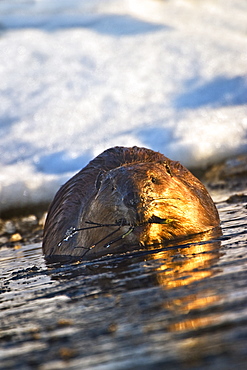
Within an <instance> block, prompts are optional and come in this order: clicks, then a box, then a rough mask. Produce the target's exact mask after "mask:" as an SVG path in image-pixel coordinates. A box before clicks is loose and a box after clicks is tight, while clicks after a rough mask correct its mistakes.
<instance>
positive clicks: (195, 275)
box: [151, 235, 220, 332]
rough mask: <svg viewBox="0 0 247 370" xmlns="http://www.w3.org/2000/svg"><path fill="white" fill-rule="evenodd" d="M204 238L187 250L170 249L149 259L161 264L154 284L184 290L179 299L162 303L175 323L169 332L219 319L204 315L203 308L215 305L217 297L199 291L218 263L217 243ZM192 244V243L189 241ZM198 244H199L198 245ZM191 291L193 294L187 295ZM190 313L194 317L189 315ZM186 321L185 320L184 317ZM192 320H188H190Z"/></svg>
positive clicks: (164, 287)
mask: <svg viewBox="0 0 247 370" xmlns="http://www.w3.org/2000/svg"><path fill="white" fill-rule="evenodd" d="M206 237H207V236H206V235H203V236H201V235H199V236H197V237H195V238H193V243H192V244H190V245H188V247H183V248H178V249H170V250H166V251H162V252H158V253H155V254H152V255H151V259H154V260H157V261H160V262H161V264H160V265H159V266H158V267H157V268H156V272H157V276H156V277H157V281H158V283H159V285H160V286H161V287H162V288H163V289H166V290H167V289H176V288H181V287H184V288H187V289H186V290H185V294H184V295H182V296H181V298H174V299H171V300H169V301H168V302H167V301H166V302H165V303H164V308H165V309H169V310H170V311H172V312H173V317H174V320H173V321H174V322H172V323H171V324H169V326H168V330H169V331H171V332H178V331H188V330H196V329H198V328H201V327H207V326H210V325H212V324H213V323H214V322H215V321H216V320H217V319H218V315H214V314H209V313H208V312H205V311H206V310H205V309H206V308H208V307H210V306H212V305H214V304H216V303H217V302H218V301H219V299H220V296H219V295H218V294H216V292H215V291H214V289H213V288H212V287H211V286H210V288H207V289H206V290H205V288H204V290H203V291H201V290H200V289H198V287H199V283H200V282H201V281H202V280H203V279H206V278H207V279H208V278H210V277H211V276H213V275H214V274H215V273H216V272H217V271H216V269H212V266H213V265H214V264H215V263H216V262H217V261H218V259H219V256H220V253H219V248H220V242H218V241H216V242H208V243H206V242H204V239H205V238H206ZM190 242H191V241H190ZM198 242H200V244H197V243H198ZM188 288H191V290H192V289H193V293H191V294H187V293H189V292H190V291H191V290H188ZM192 311H197V312H196V314H194V315H193V316H192V315H189V314H190V313H191V312H192ZM185 315H186V316H187V317H186V316H185ZM189 316H191V317H189Z"/></svg>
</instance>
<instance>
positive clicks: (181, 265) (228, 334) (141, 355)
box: [0, 202, 247, 370]
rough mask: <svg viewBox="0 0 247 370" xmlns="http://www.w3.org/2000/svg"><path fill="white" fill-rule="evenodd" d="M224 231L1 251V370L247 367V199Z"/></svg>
mask: <svg viewBox="0 0 247 370" xmlns="http://www.w3.org/2000/svg"><path fill="white" fill-rule="evenodd" d="M217 206H218V209H219V212H220V217H221V220H222V230H223V234H224V235H223V237H222V238H221V239H220V241H219V240H215V241H210V242H208V243H207V242H204V243H191V244H189V243H187V244H180V245H179V246H174V247H170V248H166V247H163V248H160V249H156V250H153V251H149V252H136V253H131V254H129V255H125V256H115V257H107V258H104V259H102V260H98V261H91V262H84V263H75V264H72V265H62V266H58V265H57V266H55V265H53V266H47V265H46V263H45V261H44V259H43V257H42V253H41V246H40V244H33V245H28V246H22V247H20V248H19V249H5V250H4V249H2V250H1V251H0V258H1V277H2V279H1V288H2V292H1V296H0V308H1V312H0V315H1V331H0V344H1V346H0V348H1V349H0V368H1V369H15V368H16V369H17V368H18V369H41V370H46V369H107V370H108V369H163V368H166V369H174V368H176V369H188V368H189V369H209V368H210V369H236V368H238V369H246V363H247V248H246V246H247V242H246V239H247V226H246V208H247V206H246V203H234V204H228V203H226V202H220V203H218V204H217Z"/></svg>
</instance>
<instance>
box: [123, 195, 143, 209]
mask: <svg viewBox="0 0 247 370" xmlns="http://www.w3.org/2000/svg"><path fill="white" fill-rule="evenodd" d="M123 202H124V204H125V205H126V207H133V208H134V207H136V206H137V204H138V203H140V202H141V199H140V196H139V194H138V193H137V192H134V191H132V192H130V193H128V194H127V195H126V196H125V197H124V199H123Z"/></svg>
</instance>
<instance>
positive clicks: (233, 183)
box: [202, 154, 247, 190]
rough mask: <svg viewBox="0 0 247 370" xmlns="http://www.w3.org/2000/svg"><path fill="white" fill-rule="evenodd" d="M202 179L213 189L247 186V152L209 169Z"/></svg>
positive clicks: (231, 188) (233, 188) (232, 188)
mask: <svg viewBox="0 0 247 370" xmlns="http://www.w3.org/2000/svg"><path fill="white" fill-rule="evenodd" d="M202 181H203V182H204V183H205V184H206V185H207V186H208V187H209V188H211V189H224V188H227V189H230V190H235V189H243V188H246V187H247V154H241V155H238V156H236V157H234V158H229V159H227V160H225V161H222V162H220V163H218V164H214V165H212V166H211V167H210V168H208V169H207V171H206V172H205V174H204V175H203V177H202Z"/></svg>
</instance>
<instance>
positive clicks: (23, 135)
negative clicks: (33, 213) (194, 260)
mask: <svg viewBox="0 0 247 370" xmlns="http://www.w3.org/2000/svg"><path fill="white" fill-rule="evenodd" d="M246 14H247V3H246V1H245V0H227V1H226V0H208V1H204V0H198V1H191V0H170V1H169V0H168V1H162V0H160V1H158V0H142V1H141V0H131V1H130V0H129V1H128V0H121V1H120V0H115V1H114V0H112V1H110V0H108V1H107V0H84V1H75V0H74V1H61V0H59V1H58V0H57V1H52V2H51V1H48V0H36V1H35V0H26V1H24V0H23V1H17V0H16V1H14V0H12V1H11V2H9V1H8V0H2V1H1V2H0V25H1V34H0V81H1V83H0V150H1V152H0V153H1V157H0V211H1V210H5V209H8V208H11V207H17V206H25V205H30V204H35V203H39V202H43V201H44V202H45V201H50V200H51V198H52V196H53V195H54V193H55V192H56V191H57V189H58V188H59V186H60V185H62V184H63V183H64V182H65V181H66V180H67V179H68V178H69V177H70V176H72V175H73V174H74V173H75V172H76V171H78V170H79V169H81V168H82V167H83V166H85V165H86V164H87V163H88V161H89V160H90V159H92V158H93V157H94V156H96V155H97V154H99V153H100V152H102V151H103V150H105V149H107V148H109V147H111V146H116V145H124V146H133V145H138V146H146V147H148V148H151V149H154V150H158V151H160V152H162V153H164V154H165V155H166V156H168V157H170V158H171V159H175V160H180V161H181V162H182V163H183V164H184V165H186V166H188V167H189V168H192V167H193V168H195V167H197V168H204V167H205V166H207V165H208V164H210V163H213V162H216V161H219V160H221V159H223V158H226V157H229V156H232V155H235V154H239V153H242V152H246V150H247V135H246V134H247V118H246V117H247V115H246V112H247V109H246V103H247V74H246V65H247V39H246V31H247V23H246Z"/></svg>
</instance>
